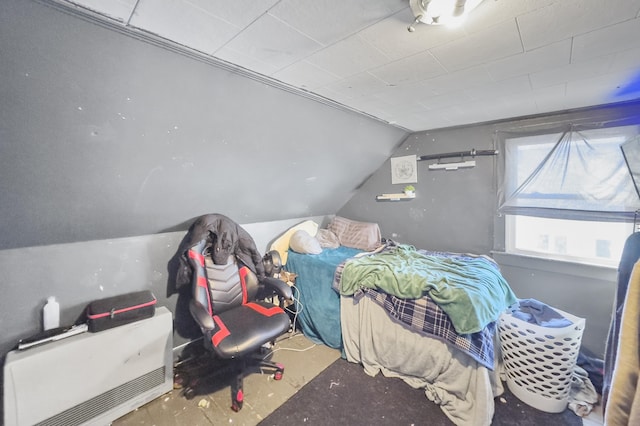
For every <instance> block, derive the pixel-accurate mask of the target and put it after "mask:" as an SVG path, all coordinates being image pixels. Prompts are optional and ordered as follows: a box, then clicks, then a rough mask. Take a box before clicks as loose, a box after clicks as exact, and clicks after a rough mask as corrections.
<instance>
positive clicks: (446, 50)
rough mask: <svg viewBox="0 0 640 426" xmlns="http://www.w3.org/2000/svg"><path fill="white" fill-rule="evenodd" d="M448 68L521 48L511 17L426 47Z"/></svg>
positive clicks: (458, 67)
mask: <svg viewBox="0 0 640 426" xmlns="http://www.w3.org/2000/svg"><path fill="white" fill-rule="evenodd" d="M430 51H431V52H432V53H433V55H434V56H435V57H436V58H437V59H438V61H440V63H441V64H442V65H443V66H444V67H445V68H446V69H448V70H450V71H455V70H459V69H464V68H469V67H472V66H474V65H478V64H482V63H485V62H489V61H495V60H497V59H500V58H504V57H507V56H511V55H514V54H516V53H520V52H522V44H521V42H520V36H519V33H518V27H517V25H516V22H515V20H510V21H505V22H502V23H500V24H497V25H495V26H493V27H489V28H486V29H484V30H482V31H478V32H476V33H473V34H470V35H468V36H466V37H463V38H460V39H457V40H454V41H452V42H449V43H446V44H443V45H441V46H438V47H434V48H433V49H431V50H430Z"/></svg>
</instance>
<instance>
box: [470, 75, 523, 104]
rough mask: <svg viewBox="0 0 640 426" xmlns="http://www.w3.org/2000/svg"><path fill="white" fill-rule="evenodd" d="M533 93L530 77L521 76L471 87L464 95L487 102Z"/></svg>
mask: <svg viewBox="0 0 640 426" xmlns="http://www.w3.org/2000/svg"><path fill="white" fill-rule="evenodd" d="M530 92H531V82H530V81H529V77H528V76H526V75H525V76H520V77H514V78H510V79H508V80H501V81H497V82H495V83H491V84H487V85H480V86H476V87H471V88H468V89H465V90H464V93H465V94H466V95H468V96H470V97H471V98H473V99H478V100H487V101H491V100H492V99H496V98H500V97H502V96H516V95H518V96H522V95H523V94H526V93H530Z"/></svg>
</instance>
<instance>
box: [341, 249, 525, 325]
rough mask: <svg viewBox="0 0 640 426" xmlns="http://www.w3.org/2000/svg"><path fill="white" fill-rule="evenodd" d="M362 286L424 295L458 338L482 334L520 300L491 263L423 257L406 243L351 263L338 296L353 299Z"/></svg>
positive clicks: (409, 296) (403, 294)
mask: <svg viewBox="0 0 640 426" xmlns="http://www.w3.org/2000/svg"><path fill="white" fill-rule="evenodd" d="M362 287H368V288H374V289H378V290H382V291H384V292H386V293H388V294H391V295H394V296H397V297H401V298H405V299H417V298H420V297H422V296H424V295H425V293H426V294H428V295H429V297H431V299H433V301H434V302H435V303H437V304H438V305H439V306H440V307H441V308H442V310H443V311H444V312H446V313H447V315H449V318H450V319H451V322H452V323H453V326H454V328H455V329H456V331H457V332H458V333H459V334H467V333H475V332H478V331H480V330H482V329H483V328H484V327H485V326H486V325H487V324H489V323H490V322H493V321H495V320H497V319H498V316H499V315H500V313H501V312H502V311H504V310H505V309H506V308H507V307H509V306H510V305H512V304H513V303H515V302H516V297H515V295H514V294H513V291H512V290H511V288H510V287H509V285H508V284H507V282H506V281H505V279H504V278H503V277H502V275H501V274H500V271H499V270H498V268H497V267H496V266H495V265H494V264H493V263H492V262H490V261H489V260H487V259H485V258H483V257H470V256H450V257H449V256H439V255H429V254H422V253H420V252H418V251H417V250H416V249H415V247H413V246H410V245H405V244H400V245H398V246H396V247H392V248H390V249H388V250H387V251H383V252H381V253H378V254H373V255H369V256H363V257H360V258H356V259H351V260H349V261H348V262H347V263H346V264H345V266H344V270H343V271H342V276H341V280H340V293H341V294H343V295H349V296H350V295H353V294H354V293H356V292H357V291H358V290H359V289H360V288H362Z"/></svg>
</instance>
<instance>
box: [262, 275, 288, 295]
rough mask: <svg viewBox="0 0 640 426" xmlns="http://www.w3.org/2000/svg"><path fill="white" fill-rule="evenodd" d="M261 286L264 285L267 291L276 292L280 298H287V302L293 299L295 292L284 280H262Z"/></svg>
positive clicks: (268, 278)
mask: <svg viewBox="0 0 640 426" xmlns="http://www.w3.org/2000/svg"><path fill="white" fill-rule="evenodd" d="M260 284H262V285H264V288H265V290H266V291H272V292H273V291H275V292H276V293H277V294H278V296H280V297H283V298H285V299H286V300H291V299H293V291H292V290H291V287H289V284H287V283H285V282H284V281H282V280H279V279H277V278H273V277H265V278H263V279H262V280H260Z"/></svg>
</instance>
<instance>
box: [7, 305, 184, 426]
mask: <svg viewBox="0 0 640 426" xmlns="http://www.w3.org/2000/svg"><path fill="white" fill-rule="evenodd" d="M172 347H173V321H172V315H171V312H170V311H169V310H168V309H167V308H165V307H160V308H157V309H156V313H155V315H154V316H153V317H152V318H149V319H145V320H142V321H138V322H135V323H131V324H127V325H123V326H120V327H116V328H112V329H110V330H105V331H101V332H98V333H82V334H78V335H76V336H72V337H68V338H65V339H62V340H58V341H56V342H51V343H46V344H43V345H41V346H36V347H33V348H29V349H25V350H22V351H12V352H9V353H8V354H7V357H6V360H5V365H4V417H5V425H7V426H14V425H15V426H22V425H60V426H70V425H108V424H109V423H111V422H112V421H113V420H115V419H117V418H119V417H121V416H123V415H125V414H126V413H128V412H130V411H133V410H135V409H136V408H138V407H140V406H141V405H143V404H146V403H147V402H149V401H151V400H153V399H155V398H157V397H159V396H160V395H162V394H164V393H166V392H169V391H170V390H171V389H172V388H173V355H172V349H173V348H172Z"/></svg>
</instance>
